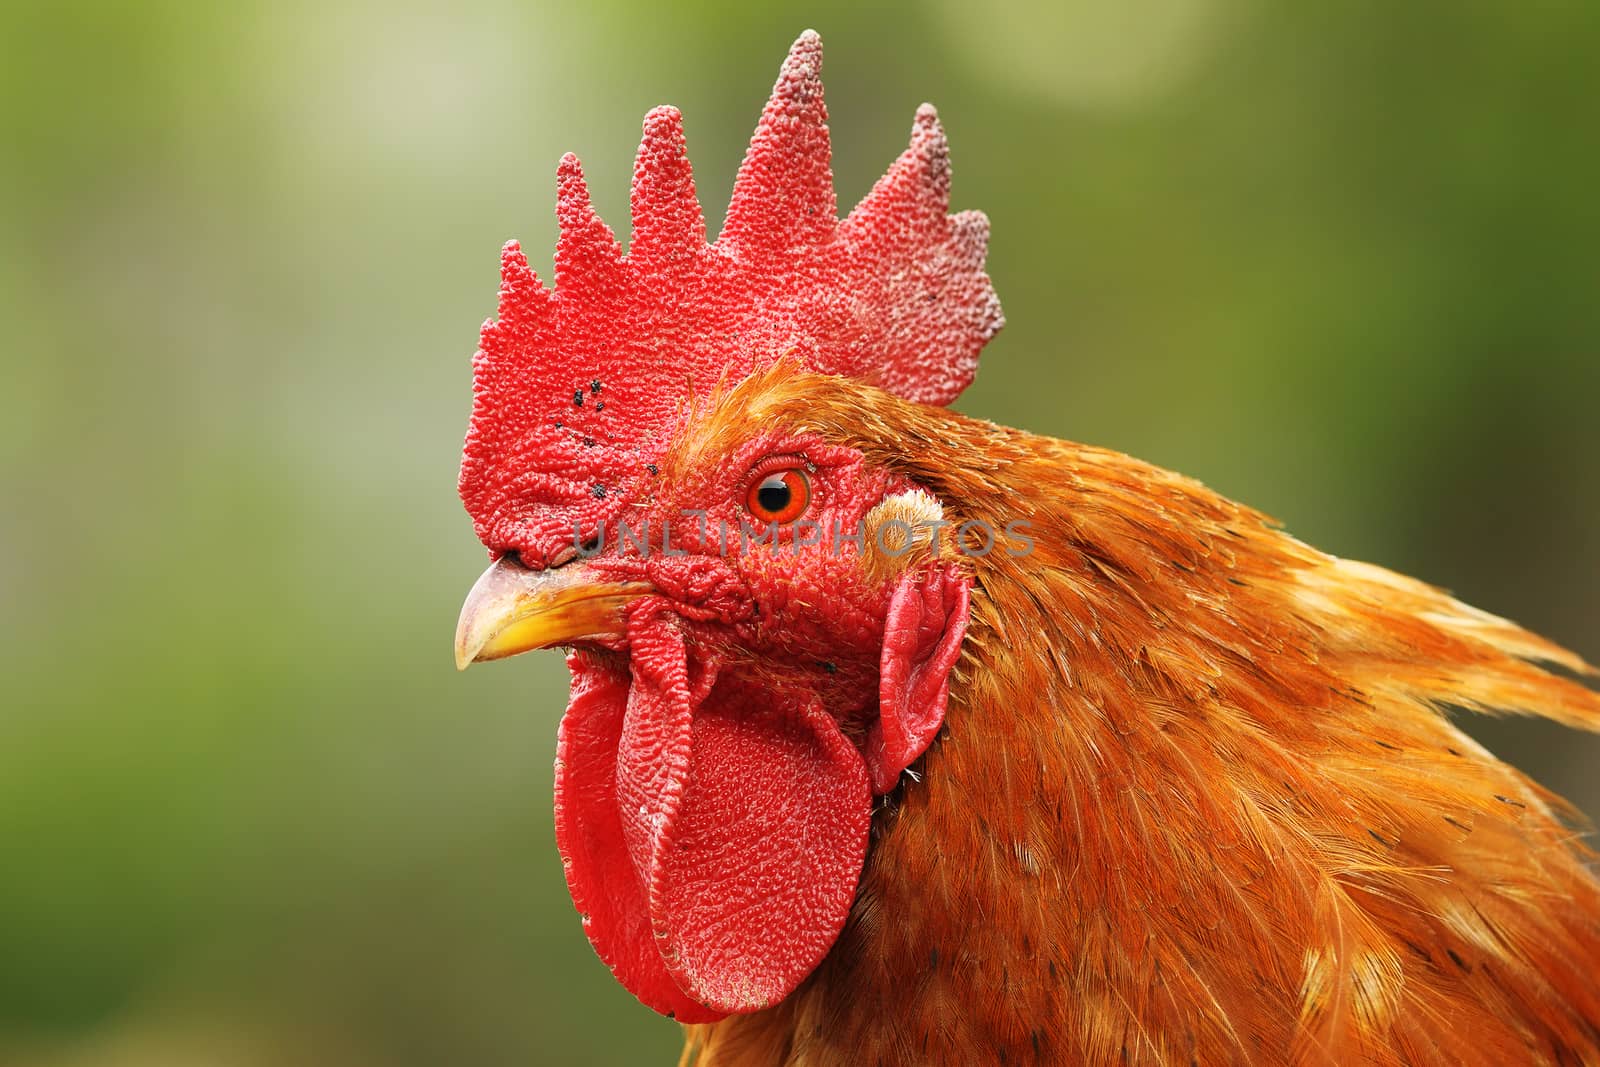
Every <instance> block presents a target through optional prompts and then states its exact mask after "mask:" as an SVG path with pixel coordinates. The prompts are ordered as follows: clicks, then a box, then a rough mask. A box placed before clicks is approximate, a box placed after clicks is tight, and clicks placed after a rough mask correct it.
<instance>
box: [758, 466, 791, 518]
mask: <svg viewBox="0 0 1600 1067" xmlns="http://www.w3.org/2000/svg"><path fill="white" fill-rule="evenodd" d="M793 495H794V494H793V493H792V492H791V491H790V489H789V483H788V482H787V481H785V480H784V477H783V475H781V474H772V475H768V476H767V478H766V479H765V480H764V481H762V483H761V485H760V487H758V488H757V489H756V503H758V504H760V505H761V510H762V511H770V512H774V513H776V512H780V511H782V510H783V509H784V508H786V507H788V506H789V498H790V497H791V496H793Z"/></svg>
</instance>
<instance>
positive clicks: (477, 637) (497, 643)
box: [456, 557, 651, 671]
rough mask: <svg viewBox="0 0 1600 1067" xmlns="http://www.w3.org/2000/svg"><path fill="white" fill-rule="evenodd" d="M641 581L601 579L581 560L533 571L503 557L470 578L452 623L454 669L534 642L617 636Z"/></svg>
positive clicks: (644, 588) (643, 587)
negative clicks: (458, 615) (458, 614)
mask: <svg viewBox="0 0 1600 1067" xmlns="http://www.w3.org/2000/svg"><path fill="white" fill-rule="evenodd" d="M650 591H651V586H650V585H649V584H648V583H646V582H606V581H600V580H598V579H596V577H595V575H594V573H593V572H592V571H590V569H589V568H588V567H586V566H584V565H583V564H581V563H569V564H566V565H565V566H561V567H549V568H546V569H545V570H542V571H533V570H529V569H528V568H526V567H524V566H522V565H521V564H520V563H517V562H515V561H514V560H513V558H512V557H502V558H500V559H498V560H496V561H495V562H494V564H492V565H491V566H490V567H489V569H488V570H486V571H484V572H483V575H482V577H480V578H479V579H478V580H477V581H476V582H474V583H473V586H472V592H470V593H468V594H467V602H466V603H465V604H463V605H461V620H460V621H459V622H457V623H456V669H457V670H463V671H464V670H466V669H467V667H468V666H469V665H470V664H473V663H477V662H480V661H482V660H490V659H503V658H504V657H506V656H515V655H517V654H518V653H519V652H528V651H531V650H533V649H536V648H551V647H553V646H555V645H567V644H571V643H573V642H574V641H582V640H585V639H594V638H604V637H613V638H614V637H620V636H622V633H623V618H622V609H623V608H624V607H625V606H626V605H627V604H628V603H629V602H630V601H633V600H637V599H638V598H639V597H641V596H644V595H645V594H647V593H649V592H650Z"/></svg>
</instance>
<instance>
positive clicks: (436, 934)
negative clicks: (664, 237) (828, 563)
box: [0, 0, 1600, 1067]
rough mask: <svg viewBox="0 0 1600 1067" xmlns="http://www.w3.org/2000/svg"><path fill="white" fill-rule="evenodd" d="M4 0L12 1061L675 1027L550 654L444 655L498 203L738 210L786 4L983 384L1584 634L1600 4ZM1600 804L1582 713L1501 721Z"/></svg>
mask: <svg viewBox="0 0 1600 1067" xmlns="http://www.w3.org/2000/svg"><path fill="white" fill-rule="evenodd" d="M666 7H667V5H662V4H655V3H651V4H640V5H638V6H636V7H622V6H615V5H609V4H599V5H593V6H585V5H577V4H563V5H559V6H557V5H551V6H548V7H540V6H538V5H528V4H510V3H500V4H466V5H458V6H455V7H453V8H452V9H450V10H449V11H445V10H444V9H442V8H441V9H438V10H432V11H429V10H425V9H422V8H410V7H404V8H402V7H397V6H395V5H389V4H384V5H379V4H375V3H369V4H358V5H349V6H337V5H336V6H332V7H329V6H324V5H322V4H311V3H300V2H294V0H290V2H287V3H276V4H271V5H199V4H194V5H190V4H174V3H154V4H146V5H140V6H135V5H106V6H95V5H85V4H20V5H19V4H10V5H7V6H6V8H5V11H4V15H3V16H0V41H3V44H0V53H3V54H0V85H3V87H4V92H3V94H0V134H3V142H0V195H3V202H4V205H5V207H4V209H3V210H0V323H3V326H4V333H3V338H4V340H3V364H0V366H3V371H0V373H3V378H0V472H3V475H0V476H3V486H0V488H3V491H4V506H3V507H0V594H3V607H0V638H3V641H0V644H3V652H0V656H3V657H4V662H3V679H4V692H3V694H0V708H3V710H0V1062H4V1063H6V1064H22V1065H27V1067H102V1065H107V1067H109V1065H117V1067H122V1065H133V1067H138V1065H150V1067H157V1065H159V1067H189V1065H195V1067H199V1065H223V1067H234V1065H240V1067H256V1065H273V1067H277V1065H289V1064H296V1065H298V1064H311V1063H316V1064H349V1065H366V1064H373V1065H391V1064H393V1065H402V1067H405V1065H413V1064H415V1065H433V1064H444V1063H450V1064H471V1065H480V1064H481V1065H499V1064H505V1065H512V1064H537V1063H561V1064H595V1065H600V1064H632V1063H646V1062H663V1063H665V1062H672V1060H673V1056H674V1053H675V1049H676V1047H677V1044H678V1042H677V1038H676V1031H675V1028H674V1026H673V1025H672V1024H670V1023H668V1022H665V1021H662V1020H659V1019H656V1018H655V1017H654V1016H652V1015H650V1014H649V1013H648V1012H647V1011H645V1010H644V1009H642V1008H640V1007H639V1006H638V1005H637V1004H636V1003H635V1002H633V1001H632V999H631V998H630V997H629V996H628V994H627V993H625V992H624V991H623V990H622V989H621V988H620V987H618V986H616V985H615V983H613V981H612V980H611V978H610V977H609V975H608V974H607V973H606V971H605V969H604V968H603V967H602V966H601V965H600V964H599V963H598V962H597V961H596V960H595V959H594V957H593V956H592V955H591V953H590V951H589V948H588V945H587V943H586V942H585V940H584V938H583V934H582V932H581V930H580V929H579V924H578V922H577V918H576V916H575V914H574V913H573V912H572V909H571V906H570V904H569V902H568V900H567V896H566V892H565V888H564V886H563V884H562V880H561V872H560V864H559V862H558V859H557V856H556V854H555V850H554V848H553V846H552V843H551V811H550V790H551V760H552V756H553V749H554V742H555V725H556V720H557V717H558V716H559V714H560V711H561V708H562V706H563V703H564V686H565V678H564V670H563V668H562V665H561V663H560V659H559V657H558V656H555V655H553V654H552V655H545V656H536V657H528V658H524V659H521V660H518V661H516V662H515V663H512V664H506V665H499V666H495V667H491V668H489V669H480V670H474V671H471V672H469V673H468V674H466V675H457V674H456V672H455V671H454V670H453V668H452V665H451V656H450V639H451V633H452V628H453V626H454V622H455V617H456V611H457V609H458V606H459V604H460V600H461V597H462V595H463V594H464V593H465V591H466V589H467V587H468V585H469V584H470V583H471V581H472V580H473V578H474V577H475V576H476V575H477V573H478V571H479V569H480V568H481V566H482V565H483V562H484V556H483V552H482V549H481V547H480V546H478V545H477V544H476V542H475V541H474V539H473V537H472V533H471V530H470V527H469V524H468V522H467V519H466V517H465V515H464V514H463V513H462V512H461V509H460V507H459V505H458V503H457V502H456V499H455V490H454V480H455V470H456V461H457V456H458V450H459V446H460V442H461V434H462V431H463V428H464V425H465V419H466V413H467V406H468V400H469V386H468V357H469V355H470V353H471V351H472V348H473V346H474V342H475V339H476V330H477V326H478V323H479V322H480V321H481V320H482V319H483V318H484V316H485V315H487V314H489V313H491V312H492V310H493V306H494V294H495V289H496V285H497V281H496V273H495V271H496V261H497V253H498V249H499V246H500V243H501V242H502V241H503V240H504V239H506V238H508V237H512V236H517V237H520V238H522V240H523V242H524V245H525V247H527V248H528V249H529V250H530V255H531V258H533V259H534V261H535V263H536V265H543V264H545V263H547V262H548V259H547V258H546V257H547V255H548V250H549V249H550V248H551V247H552V244H553V240H554V221H553V214H552V208H553V202H554V197H553V185H554V181H553V178H554V168H555V162H556V159H557V158H558V156H559V155H560V153H561V152H563V151H565V150H567V149H573V150H576V151H577V152H578V153H579V154H580V155H581V156H582V158H583V160H584V163H585V165H586V168H587V172H588V175H589V178H590V182H591V185H592V187H593V190H594V195H595V198H596V200H597V202H598V204H599V206H600V208H601V210H602V211H603V212H604V213H605V214H606V215H607V217H609V218H610V219H611V220H612V222H613V223H614V224H615V225H617V226H618V228H619V229H623V230H625V228H626V219H627V214H626V205H627V185H628V177H629V173H630V168H631V158H632V152H633V148H634V146H635V144H636V143H637V138H638V131H639V120H640V118H641V116H642V115H643V113H644V111H645V110H646V109H647V108H648V107H650V106H652V105H654V104H657V103H662V102H671V103H676V104H678V105H680V106H681V107H682V108H683V110H684V112H685V114H686V116H687V124H688V132H689V139H690V146H691V151H692V154H693V157H694V159H695V162H696V164H697V167H698V174H699V181H700V189H701V192H702V199H703V201H704V202H705V203H706V204H707V206H708V214H709V215H712V216H713V218H717V217H720V208H721V205H722V204H724V203H725V202H726V197H727V194H728V191H729V188H730V185H731V182H732V177H733V174H734V170H735V167H736V166H737V164H738V161H739V158H740V156H741V153H742V151H743V146H744V142H745V139H746V138H747V136H748V134H749V131H750V128H751V126H752V125H753V123H754V120H755V117H756V115H757V113H758V112H759V109H760V106H761V104H762V102H763V100H764V99H765V96H766V93H767V90H768V87H769V86H770V85H771V83H772V79H773V76H774V75H775V73H776V71H777V66H778V63H779V61H780V60H781V59H782V57H783V55H784V51H785V49H786V48H787V46H788V44H789V42H790V41H791V40H792V38H793V37H794V36H795V35H796V34H797V33H798V31H799V30H801V29H802V28H804V27H805V26H807V25H812V26H815V27H816V28H817V29H819V30H820V31H821V32H822V34H823V37H824V39H825V41H826V43H827V48H828V63H827V83H828V98H829V102H830V105H831V110H832V116H833V123H832V126H833V132H834V150H835V169H836V172H837V176H838V185H839V188H840V197H841V200H842V201H843V202H846V203H849V202H853V200H854V199H855V198H856V197H858V196H860V195H861V194H862V193H863V192H865V190H866V189H867V188H868V186H869V185H870V183H871V182H872V180H873V179H874V178H875V177H876V176H877V175H878V174H879V173H880V172H881V171H882V169H883V168H884V167H885V166H886V165H887V164H888V162H889V161H890V160H891V159H892V158H893V157H894V156H895V155H896V154H897V153H898V152H899V151H900V149H901V147H902V146H903V145H904V142H905V137H906V134H907V131H908V130H909V127H910V121H911V115H912V112H913V110H914V108H915V107H916V105H917V104H918V103H919V102H920V101H922V100H924V99H930V100H933V101H934V102H936V103H937V104H938V105H939V107H940V109H941V113H942V115H943V117H944V120H945V123H946V126H947V129H948V130H949V133H950V137H951V141H952V144H953V146H954V160H955V167H956V182H955V201H956V205H955V206H956V207H958V208H966V207H981V208H983V209H985V210H986V211H987V212H988V213H989V215H990V217H991V218H992V219H993V223H994V241H993V245H992V250H991V258H990V266H991V271H992V273H993V276H994V279H995V282H996V285H997V286H998V288H999V291H1000V293H1001V295H1002V298H1003V299H1004V301H1005V306H1006V310H1007V313H1008V315H1009V318H1010V326H1008V327H1007V329H1006V331H1005V333H1004V334H1002V335H1001V337H1000V338H999V339H998V340H997V341H996V342H995V343H994V344H993V345H992V346H991V347H990V349H989V350H988V353H987V356H986V361H985V364H984V369H983V371H982V373H981V375H980V377H979V380H978V383H977V384H976V385H975V386H974V387H973V388H972V390H971V391H970V392H969V393H968V394H967V395H966V397H965V398H964V399H963V400H962V401H961V405H960V406H961V407H962V408H963V409H964V410H966V411H969V412H972V413H975V414H979V415H983V416H987V417H992V418H995V419H998V420H1001V421H1005V422H1008V423H1013V424H1018V425H1022V426H1026V427H1028V428H1031V429H1034V430H1039V431H1044V432H1048V433H1052V434H1058V435H1062V436H1069V437H1073V438H1076V439H1080V440H1086V441H1091V442H1095V443H1100V444H1106V445H1110V446H1114V447H1117V448H1120V449H1123V450H1126V451H1129V452H1132V453H1135V454H1138V455H1140V456H1143V457H1146V458H1149V459H1153V460H1156V461H1158V462H1161V463H1164V464H1166V465H1168V466H1172V467H1176V468H1178V469H1181V470H1183V471H1185V472H1187V473H1190V474H1193V475H1196V476H1198V477H1200V478H1202V479H1204V480H1206V481H1207V482H1209V483H1210V484H1212V485H1213V486H1215V487H1217V488H1219V489H1221V490H1222V491H1224V492H1226V493H1228V494H1230V495H1233V496H1236V497H1239V498H1242V499H1244V500H1247V501H1249V502H1251V503H1253V504H1256V505H1257V506H1259V507H1262V508H1264V509H1266V510H1268V511H1270V512H1272V513H1273V514H1275V515H1277V516H1279V517H1281V518H1282V519H1283V520H1285V521H1286V522H1287V523H1288V524H1289V526H1290V528H1291V529H1292V530H1293V531H1295V532H1296V533H1298V534H1299V535H1300V536H1302V537H1304V538H1306V539H1307V540H1310V541H1312V542H1313V543H1316V544H1318V545H1320V546H1322V547H1324V548H1327V549H1329V550H1331V551H1334V552H1337V553H1339V554H1342V555H1349V556H1355V557H1361V558H1366V559H1370V560H1374V561H1378V562H1381V563H1384V564H1387V565H1389V566H1392V567H1395V568H1398V569H1400V570H1404V571H1407V572H1411V573H1414V574H1417V575H1419V576H1421V577H1423V578H1426V579H1428V580H1431V581H1434V582H1437V583H1440V584H1443V585H1446V586H1449V587H1451V588H1453V589H1455V590H1456V591H1457V592H1458V593H1460V594H1461V595H1462V596H1463V597H1465V598H1466V599H1469V600H1470V601H1472V602H1474V603H1476V604H1478V605H1480V606H1483V607H1485V608H1488V609H1491V610H1493V611H1496V612H1499V613H1502V614H1505V615H1509V616H1511V617H1513V618H1516V619H1518V620H1520V621H1522V622H1524V623H1526V624H1528V625H1530V626H1532V627H1533V628H1535V629H1537V630H1539V631H1541V632H1543V633H1546V634H1548V635H1550V636H1552V637H1554V638H1556V639H1558V640H1560V641H1563V642H1564V643H1566V644H1567V645H1569V646H1571V647H1572V648H1574V649H1576V650H1578V651H1579V652H1581V653H1583V654H1585V655H1586V656H1587V657H1588V658H1590V659H1591V660H1600V618H1597V613H1596V606H1597V605H1600V498H1597V494H1596V492H1595V488H1596V484H1597V478H1596V471H1597V469H1600V417H1597V397H1600V193H1597V190H1600V133H1597V124H1596V110H1595V108H1596V100H1597V99H1600V64H1596V62H1595V56H1596V55H1600V5H1596V4H1594V3H1592V2H1589V0H1572V2H1567V3H1563V2H1555V0H1530V2H1526V3H1520V4H1506V3H1503V2H1494V3H1490V2H1479V0H1450V2H1445V0H1440V2H1433V3H1423V2H1419V3H1410V4H1392V3H1388V2H1382V3H1380V2H1376V0H1353V2H1346V3H1326V4H1306V5H1286V4H1277V3H1268V2H1266V0H1260V2H1254V0H1132V2H1129V0H1121V2H1118V3H1110V2H1109V0H1108V2H1104V3H1093V4H1091V3H1087V2H1083V0H1057V2H1055V3H1040V4H1035V5H1031V6H1025V5H1006V6H1005V7H1003V8H998V9H994V8H989V7H987V6H984V5H978V4H976V3H973V2H958V0H948V2H944V3H935V4H931V5H927V6H923V7H919V8H914V9H913V8H906V9H901V10H891V9H887V8H877V7H873V6H871V5H867V4H861V3H829V4H818V5H812V6H810V7H809V8H808V9H807V10H806V11H805V12H804V13H803V14H800V13H783V14H775V13H769V12H765V11H758V10H756V9H755V8H756V5H749V4H745V3H733V2H709V0H707V2H701V3H697V4H690V5H685V6H684V8H683V9H682V10H679V11H676V12H671V11H668V10H666ZM1474 728H1475V729H1477V730H1479V732H1480V734H1481V735H1482V736H1484V737H1486V738H1487V739H1488V743H1489V744H1490V745H1491V747H1492V748H1494V749H1495V750H1496V751H1497V752H1500V753H1501V754H1503V755H1506V756H1507V757H1509V758H1512V759H1514V760H1516V761H1518V762H1520V763H1521V764H1522V765H1523V766H1525V767H1526V768H1528V769H1530V770H1532V771H1533V772H1534V773H1535V774H1536V775H1537V776H1538V777H1539V778H1540V779H1541V780H1543V781H1545V782H1546V783H1548V784H1550V785H1552V786H1555V787H1556V788H1558V789H1560V790H1562V791H1564V792H1566V793H1567V794H1569V795H1571V796H1572V797H1574V798H1575V799H1576V800H1577V801H1578V802H1579V803H1580V804H1581V805H1582V806H1584V807H1585V808H1586V809H1587V810H1589V811H1590V812H1600V781H1597V778H1600V775H1597V773H1596V772H1597V764H1600V742H1597V741H1596V739H1594V738H1588V737H1579V736H1577V735H1573V734H1567V733H1564V732H1562V731H1560V730H1558V729H1554V728H1541V725H1540V724H1535V723H1527V722H1509V723H1496V724H1488V725H1487V726H1483V727H1476V726H1475V727H1474Z"/></svg>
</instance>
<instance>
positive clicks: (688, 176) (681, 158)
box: [629, 107, 706, 262]
mask: <svg viewBox="0 0 1600 1067" xmlns="http://www.w3.org/2000/svg"><path fill="white" fill-rule="evenodd" d="M630 199H631V208H632V215H633V238H632V240H631V242H630V246H629V256H630V258H633V259H639V260H643V261H646V262H657V261H670V260H673V259H676V258H677V257H678V256H679V255H683V254H688V253H692V252H693V251H695V250H697V249H698V248H699V247H701V246H703V245H704V244H705V240H706V223H705V216H704V215H703V214H702V213H701V211H700V201H699V199H698V197H696V195H695V189H694V168H693V166H691V165H690V163H689V152H688V145H687V143H686V141H685V138H684V134H683V116H682V114H680V113H679V111H678V109H677V108H675V107H657V108H652V109H651V110H650V112H649V113H648V114H647V115H645V118H644V136H643V138H642V139H641V140H640V142H639V153H638V155H637V156H636V157H635V159H634V165H633V190H632V196H631V198H630Z"/></svg>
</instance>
